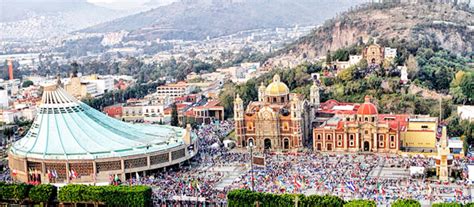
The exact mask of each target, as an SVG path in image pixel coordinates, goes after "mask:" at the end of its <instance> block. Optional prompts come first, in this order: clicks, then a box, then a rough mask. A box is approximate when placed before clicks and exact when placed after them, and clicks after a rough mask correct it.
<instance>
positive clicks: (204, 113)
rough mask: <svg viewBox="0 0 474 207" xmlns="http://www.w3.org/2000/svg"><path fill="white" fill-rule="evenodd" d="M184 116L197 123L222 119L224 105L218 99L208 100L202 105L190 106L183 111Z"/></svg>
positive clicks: (207, 122)
mask: <svg viewBox="0 0 474 207" xmlns="http://www.w3.org/2000/svg"><path fill="white" fill-rule="evenodd" d="M185 116H186V119H194V121H196V123H198V124H202V123H205V124H209V123H211V122H213V121H224V106H222V105H220V102H219V101H209V102H207V103H206V104H204V105H202V106H197V107H191V108H190V109H188V110H187V111H186V112H185Z"/></svg>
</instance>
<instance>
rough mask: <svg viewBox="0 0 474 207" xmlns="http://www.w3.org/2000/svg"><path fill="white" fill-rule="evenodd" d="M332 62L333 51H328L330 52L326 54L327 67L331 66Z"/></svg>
mask: <svg viewBox="0 0 474 207" xmlns="http://www.w3.org/2000/svg"><path fill="white" fill-rule="evenodd" d="M331 61H332V57H331V51H330V50H328V52H327V53H326V65H327V66H331Z"/></svg>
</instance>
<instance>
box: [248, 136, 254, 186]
mask: <svg viewBox="0 0 474 207" xmlns="http://www.w3.org/2000/svg"><path fill="white" fill-rule="evenodd" d="M249 149H250V173H251V176H252V177H251V179H252V191H254V186H255V183H254V177H253V142H250V145H249Z"/></svg>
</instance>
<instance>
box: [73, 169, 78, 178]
mask: <svg viewBox="0 0 474 207" xmlns="http://www.w3.org/2000/svg"><path fill="white" fill-rule="evenodd" d="M72 173H74V174H73V175H74V178H78V177H79V174H78V173H77V171H75V170H73V171H72Z"/></svg>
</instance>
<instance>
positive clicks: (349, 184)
mask: <svg viewBox="0 0 474 207" xmlns="http://www.w3.org/2000/svg"><path fill="white" fill-rule="evenodd" d="M346 187H347V188H348V189H349V190H351V191H352V192H355V190H356V188H355V186H354V183H353V182H352V181H351V182H346Z"/></svg>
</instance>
